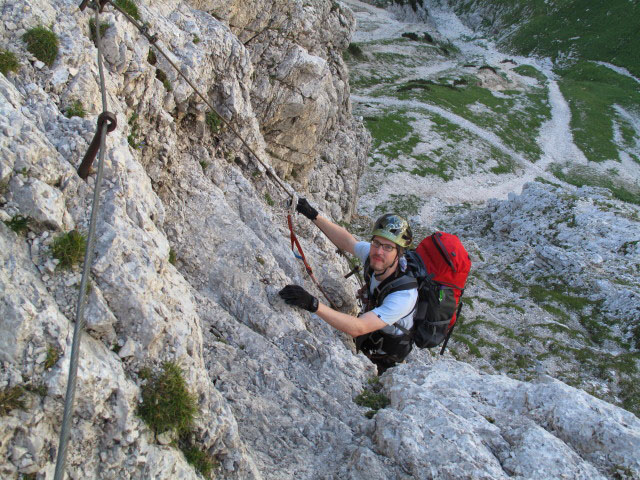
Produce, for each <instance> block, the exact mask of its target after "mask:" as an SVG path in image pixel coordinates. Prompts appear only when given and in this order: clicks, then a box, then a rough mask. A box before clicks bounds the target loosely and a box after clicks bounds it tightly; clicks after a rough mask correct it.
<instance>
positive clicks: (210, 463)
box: [179, 435, 218, 478]
mask: <svg viewBox="0 0 640 480" xmlns="http://www.w3.org/2000/svg"><path fill="white" fill-rule="evenodd" d="M179 446H180V450H182V453H183V454H184V457H185V458H186V459H187V462H188V463H189V465H192V466H193V468H195V469H196V471H197V472H198V473H200V474H201V475H202V476H203V477H205V478H208V477H209V474H210V473H211V471H212V470H213V469H214V468H215V467H217V466H218V462H216V461H215V460H214V459H213V458H212V457H211V456H210V455H209V454H208V453H207V452H206V451H204V450H202V449H201V448H199V447H198V446H196V445H194V444H193V443H192V442H190V441H189V440H188V439H187V436H186V435H185V436H183V437H181V438H180V441H179Z"/></svg>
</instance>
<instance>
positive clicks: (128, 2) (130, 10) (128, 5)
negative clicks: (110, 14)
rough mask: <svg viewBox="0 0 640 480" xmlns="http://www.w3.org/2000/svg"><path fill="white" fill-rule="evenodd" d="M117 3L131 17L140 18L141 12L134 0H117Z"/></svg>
mask: <svg viewBox="0 0 640 480" xmlns="http://www.w3.org/2000/svg"><path fill="white" fill-rule="evenodd" d="M115 4H116V5H117V6H118V7H120V8H121V9H122V10H124V11H125V12H126V13H127V14H128V15H129V16H130V17H133V18H135V19H136V20H140V12H139V11H138V6H137V5H136V3H135V2H134V1H133V0H116V1H115Z"/></svg>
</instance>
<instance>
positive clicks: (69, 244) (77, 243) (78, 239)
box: [51, 230, 87, 268]
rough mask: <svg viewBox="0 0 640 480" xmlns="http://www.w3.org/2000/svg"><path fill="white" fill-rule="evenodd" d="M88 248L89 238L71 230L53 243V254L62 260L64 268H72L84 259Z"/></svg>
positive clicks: (61, 264) (61, 263)
mask: <svg viewBox="0 0 640 480" xmlns="http://www.w3.org/2000/svg"><path fill="white" fill-rule="evenodd" d="M86 248H87V238H86V237H85V236H84V235H83V234H81V233H80V232H78V231H77V230H71V231H70V232H67V233H65V234H62V235H60V236H59V237H57V238H56V239H55V240H54V241H53V244H52V245H51V254H52V255H53V258H57V259H58V260H60V266H61V267H62V268H71V267H72V266H74V265H76V264H78V263H80V261H81V260H82V259H83V258H84V251H85V249H86Z"/></svg>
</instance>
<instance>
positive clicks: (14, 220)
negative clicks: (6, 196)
mask: <svg viewBox="0 0 640 480" xmlns="http://www.w3.org/2000/svg"><path fill="white" fill-rule="evenodd" d="M4 223H5V225H6V226H7V227H9V228H10V229H11V230H13V231H14V232H16V233H17V234H20V235H21V234H24V233H27V231H28V230H29V223H31V218H30V217H25V216H23V215H20V214H17V215H14V216H13V217H11V220H6V221H5V222H4Z"/></svg>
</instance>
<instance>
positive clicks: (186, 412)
mask: <svg viewBox="0 0 640 480" xmlns="http://www.w3.org/2000/svg"><path fill="white" fill-rule="evenodd" d="M146 375H147V376H148V377H149V378H148V380H147V383H146V384H145V385H144V386H143V387H142V403H141V404H140V405H139V406H138V415H140V417H141V418H142V419H143V420H144V421H145V423H146V424H147V425H149V427H151V429H152V430H153V431H154V432H155V433H156V434H159V433H164V432H167V431H175V432H177V433H179V434H182V433H187V432H189V431H190V430H191V428H192V427H193V423H194V420H195V416H196V414H197V413H198V405H197V402H196V397H195V396H194V395H193V394H191V393H190V392H189V390H188V389H187V384H186V382H185V380H184V378H183V376H182V370H181V369H180V367H179V366H178V365H177V364H175V363H174V362H164V363H163V364H162V370H161V371H159V372H153V373H152V372H150V371H147V372H146Z"/></svg>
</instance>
